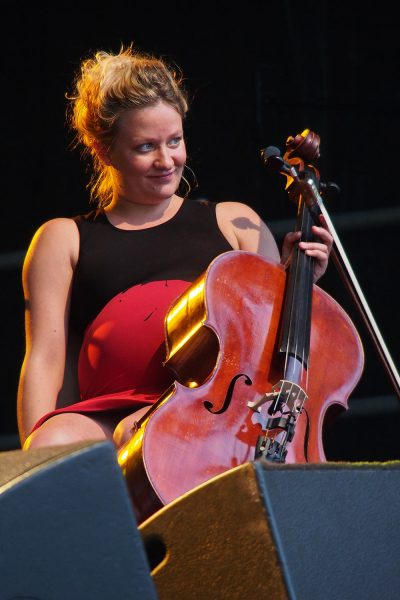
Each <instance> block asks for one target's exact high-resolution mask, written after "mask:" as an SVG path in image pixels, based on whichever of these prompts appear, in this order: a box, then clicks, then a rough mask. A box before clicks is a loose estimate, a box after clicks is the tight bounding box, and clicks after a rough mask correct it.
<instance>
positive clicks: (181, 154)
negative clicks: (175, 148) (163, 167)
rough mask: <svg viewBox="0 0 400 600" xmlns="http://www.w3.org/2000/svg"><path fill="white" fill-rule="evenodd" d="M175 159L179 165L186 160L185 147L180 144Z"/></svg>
mask: <svg viewBox="0 0 400 600" xmlns="http://www.w3.org/2000/svg"><path fill="white" fill-rule="evenodd" d="M176 160H177V161H178V162H179V164H180V165H184V164H185V162H186V147H185V146H182V148H180V149H179V152H178V154H177V155H176Z"/></svg>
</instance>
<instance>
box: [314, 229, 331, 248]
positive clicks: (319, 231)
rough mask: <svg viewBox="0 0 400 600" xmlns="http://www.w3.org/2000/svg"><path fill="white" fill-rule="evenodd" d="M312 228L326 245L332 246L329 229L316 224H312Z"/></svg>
mask: <svg viewBox="0 0 400 600" xmlns="http://www.w3.org/2000/svg"><path fill="white" fill-rule="evenodd" d="M312 230H313V233H314V234H315V235H316V236H318V237H319V238H321V240H323V241H324V242H325V244H326V245H327V246H329V247H332V245H333V237H332V235H331V234H330V233H329V231H327V230H326V229H324V228H323V227H318V226H317V225H313V227H312Z"/></svg>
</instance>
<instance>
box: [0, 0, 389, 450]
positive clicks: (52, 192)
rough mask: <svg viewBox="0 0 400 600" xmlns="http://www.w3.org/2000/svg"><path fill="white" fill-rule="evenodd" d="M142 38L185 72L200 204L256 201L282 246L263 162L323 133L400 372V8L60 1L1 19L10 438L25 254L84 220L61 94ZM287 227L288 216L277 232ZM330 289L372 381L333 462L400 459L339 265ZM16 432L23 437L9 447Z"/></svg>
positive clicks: (281, 214)
mask: <svg viewBox="0 0 400 600" xmlns="http://www.w3.org/2000/svg"><path fill="white" fill-rule="evenodd" d="M131 41H133V42H134V43H135V44H137V46H138V47H139V48H140V49H142V50H145V51H148V52H153V53H155V54H158V55H162V56H164V57H165V58H167V59H168V60H169V61H174V62H176V64H177V65H179V66H180V67H181V68H182V71H183V73H184V76H185V80H186V87H187V89H188V91H189V94H190V98H191V111H190V115H189V117H188V119H187V124H186V133H187V144H188V151H189V164H190V166H191V167H192V168H193V169H194V171H195V173H196V175H197V178H198V181H199V187H198V189H197V190H196V192H195V193H194V195H197V196H201V197H207V198H210V199H211V200H215V201H220V200H228V199H231V200H238V201H242V202H246V203H248V204H250V205H251V206H252V207H253V208H255V209H256V210H257V211H258V212H259V213H260V214H261V215H262V217H263V218H264V220H265V221H266V222H267V223H268V224H269V225H270V227H271V229H272V230H273V231H274V233H275V235H276V237H277V239H278V242H279V243H280V242H281V239H282V232H283V230H284V229H285V227H286V225H287V226H288V227H289V226H290V223H291V221H292V220H293V219H294V207H293V206H291V205H290V203H289V201H288V200H287V197H286V193H285V191H284V181H283V178H280V177H278V176H277V177H272V178H271V177H270V176H268V175H267V174H266V173H265V171H264V170H263V167H262V166H261V163H260V161H259V150H260V148H261V147H264V146H267V145H275V146H278V147H280V148H281V149H284V144H285V140H286V138H287V136H288V135H295V134H296V133H299V132H301V131H302V130H303V129H304V128H305V127H308V128H310V129H312V130H314V131H316V132H317V133H318V134H319V135H320V136H321V158H320V160H319V162H318V168H319V170H320V173H321V178H322V179H323V180H324V179H325V180H326V179H328V180H330V181H334V182H335V183H337V184H338V185H339V186H340V188H341V193H340V194H339V195H338V196H336V197H335V198H331V199H329V200H327V207H328V209H329V211H330V214H331V216H332V219H333V221H334V222H336V223H337V230H338V233H339V235H340V238H341V240H342V243H343V245H344V248H345V250H346V252H347V255H348V257H349V259H350V262H351V264H352V267H353V269H354V272H355V274H356V276H357V278H358V281H359V283H360V285H361V288H362V290H363V292H364V294H365V296H366V298H367V302H368V304H369V306H370V308H371V310H372V312H373V315H374V317H375V319H376V322H377V324H378V326H379V328H380V330H381V333H382V335H383V338H384V340H385V342H386V344H387V346H388V349H389V351H390V353H391V354H392V357H393V359H394V361H395V363H396V364H397V363H398V362H399V354H400V353H399V344H398V337H399V318H398V315H397V273H398V268H397V262H398V256H397V252H396V250H397V236H398V231H399V220H400V218H399V210H398V208H397V204H398V200H397V187H398V185H397V181H396V177H397V160H398V159H399V149H398V146H399V144H398V141H397V135H398V132H399V125H400V122H399V121H400V117H399V99H400V83H399V80H398V66H397V63H398V58H399V35H398V31H397V26H396V20H395V18H394V17H393V15H392V13H391V9H390V3H386V2H381V3H379V4H378V3H375V2H363V3H361V2H351V1H349V2H347V3H333V2H328V1H327V0H320V1H315V2H314V1H308V0H306V1H305V2H303V3H298V2H294V1H290V0H286V1H282V2H271V1H269V0H265V1H263V2H247V3H241V5H240V6H238V7H234V6H233V5H231V3H229V2H218V1H215V2H213V3H207V2H201V3H190V2H168V3H163V4H162V5H161V4H160V5H159V4H157V3H143V2H142V3H141V5H139V3H134V2H121V1H120V2H117V3H115V4H109V5H108V6H106V5H104V6H102V5H99V6H96V5H94V4H93V3H85V2H82V3H80V5H79V8H77V7H76V6H73V5H72V3H67V2H57V3H48V5H46V4H42V5H41V4H40V3H39V4H36V5H35V6H34V7H32V6H30V7H24V6H22V5H19V4H15V5H14V6H9V7H8V9H7V14H6V18H5V19H4V21H3V52H2V79H3V86H2V89H3V92H2V94H1V102H2V112H1V117H2V118H1V122H2V130H3V132H2V139H3V144H2V150H3V160H2V164H3V177H2V182H3V185H2V190H3V206H2V220H3V227H2V248H1V253H0V266H1V270H0V277H1V280H2V294H1V303H2V307H1V314H2V315H3V327H2V331H3V335H2V339H3V342H2V360H1V365H2V382H3V386H2V390H3V398H2V409H1V413H2V419H1V430H0V433H1V434H2V436H3V438H4V439H7V442H6V443H8V444H13V443H14V444H15V443H16V442H15V434H16V417H15V397H16V389H17V380H18V373H19V369H20V365H21V362H22V359H23V347H24V340H23V300H22V289H21V283H20V280H21V260H22V256H23V254H24V252H25V251H26V249H27V246H28V244H29V241H30V239H31V237H32V235H33V233H34V231H35V229H36V228H37V227H38V226H39V225H40V224H41V223H42V222H43V221H45V220H47V219H49V218H53V217H57V216H71V215H74V214H77V213H79V212H84V211H86V210H87V206H88V204H87V190H86V189H85V186H86V184H87V173H86V172H85V165H84V163H83V162H82V160H81V158H80V156H79V152H78V151H72V150H71V149H69V148H68V146H69V144H70V142H71V137H70V134H69V133H68V130H67V127H66V123H65V110H66V99H65V94H66V92H68V91H69V90H70V85H71V82H72V77H73V73H74V72H75V70H76V69H77V66H78V64H79V61H80V59H81V58H82V57H84V56H85V55H87V54H88V53H90V52H91V51H92V50H96V49H106V50H108V49H109V50H113V51H116V50H118V49H119V47H120V45H121V43H124V44H128V43H130V42H131ZM281 221H284V223H283V224H282V223H281ZM320 283H321V286H322V287H323V288H324V289H325V290H326V291H328V292H329V293H330V294H332V295H333V296H334V297H335V298H336V299H337V300H338V301H339V302H340V303H341V304H343V306H344V308H345V309H346V310H347V311H348V312H349V314H350V315H351V316H352V318H353V319H354V321H355V323H356V325H357V327H358V328H359V331H360V334H361V336H362V339H363V341H364V344H365V350H366V359H367V360H366V367H365V371H364V376H363V378H362V380H361V382H360V384H359V385H358V387H357V388H356V389H355V390H354V392H353V394H352V396H351V401H350V410H349V411H347V413H346V414H345V415H344V416H343V418H342V419H339V421H338V422H337V423H336V425H335V427H334V428H333V429H332V431H331V433H330V434H329V436H328V437H327V444H328V446H329V453H330V455H331V456H332V457H333V458H336V457H338V458H342V459H350V460H352V459H365V460H375V459H376V460H382V459H386V458H395V457H398V453H399V452H400V448H399V442H398V441H396V438H395V433H396V431H397V429H396V428H397V426H398V425H399V424H400V420H399V406H400V405H399V402H398V400H397V398H396V397H395V395H394V392H393V388H392V386H391V385H390V382H389V379H388V377H387V375H386V373H385V371H384V369H383V367H382V365H381V362H380V361H379V360H378V358H377V355H376V352H375V350H374V349H373V347H372V345H371V343H370V341H369V338H368V336H367V334H366V332H365V329H364V328H363V325H362V323H361V322H360V321H359V318H358V316H357V312H356V311H355V309H354V307H353V305H352V303H351V301H350V300H349V299H348V296H347V294H346V292H345V290H344V287H343V285H342V283H341V282H340V280H339V278H338V276H337V274H336V272H335V270H334V267H333V266H332V265H331V266H330V267H329V270H328V272H327V274H326V275H325V276H324V278H323V279H322V280H321V282H320ZM13 436H14V437H13Z"/></svg>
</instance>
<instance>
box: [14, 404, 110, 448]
mask: <svg viewBox="0 0 400 600" xmlns="http://www.w3.org/2000/svg"><path fill="white" fill-rule="evenodd" d="M119 420H120V416H118V415H115V414H109V413H108V414H107V413H104V414H101V413H100V414H99V413H96V414H94V415H86V414H81V413H61V414H58V415H54V416H53V417H50V418H49V419H48V420H47V421H45V422H44V423H43V424H42V425H41V426H40V427H39V428H38V429H36V430H35V431H34V432H33V433H31V435H30V436H29V437H28V438H27V440H26V441H25V444H24V447H23V449H24V450H28V449H32V448H42V447H45V446H59V445H62V444H73V443H78V442H83V441H91V440H93V441H96V440H107V439H109V440H112V436H113V431H114V429H115V427H116V425H117V423H118V422H119Z"/></svg>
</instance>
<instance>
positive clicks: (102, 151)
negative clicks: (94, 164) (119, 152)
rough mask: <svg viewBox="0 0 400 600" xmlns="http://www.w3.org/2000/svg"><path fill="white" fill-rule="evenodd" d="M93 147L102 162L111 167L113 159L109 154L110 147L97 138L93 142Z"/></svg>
mask: <svg viewBox="0 0 400 600" xmlns="http://www.w3.org/2000/svg"><path fill="white" fill-rule="evenodd" d="M93 148H94V151H95V152H96V154H97V156H98V158H99V159H100V160H101V162H102V163H104V164H105V165H107V166H108V167H109V166H110V165H111V159H110V157H109V154H108V149H107V148H106V147H105V146H104V144H102V143H101V142H97V141H96V140H95V141H94V142H93Z"/></svg>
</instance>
